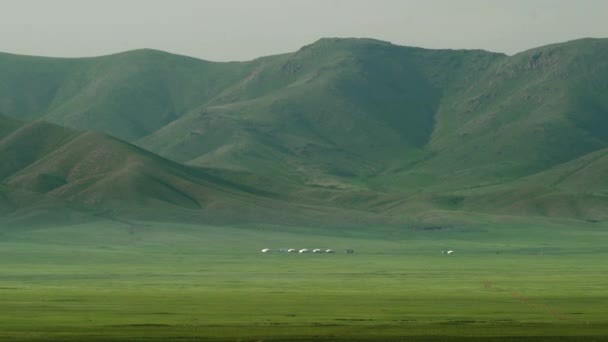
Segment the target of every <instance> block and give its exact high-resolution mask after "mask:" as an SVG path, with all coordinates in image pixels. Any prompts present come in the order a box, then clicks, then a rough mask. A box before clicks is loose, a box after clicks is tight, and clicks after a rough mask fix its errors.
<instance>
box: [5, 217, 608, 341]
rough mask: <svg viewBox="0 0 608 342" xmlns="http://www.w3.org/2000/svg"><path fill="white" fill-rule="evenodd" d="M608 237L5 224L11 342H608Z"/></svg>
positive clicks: (564, 228) (582, 229)
mask: <svg viewBox="0 0 608 342" xmlns="http://www.w3.org/2000/svg"><path fill="white" fill-rule="evenodd" d="M606 228H607V227H606V226H605V225H603V224H602V223H595V224H591V223H576V224H574V225H572V224H569V223H567V222H558V223H552V224H546V223H534V222H532V223H530V224H528V225H524V224H522V223H517V224H514V223H511V224H508V223H504V224H496V223H493V224H490V223H488V224H483V223H479V224H477V225H470V226H466V227H465V226H462V227H448V228H443V229H424V227H417V228H416V229H413V227H409V226H408V227H403V228H386V227H377V228H376V229H370V228H369V227H367V228H361V229H353V230H344V229H342V230H331V229H329V230H328V229H320V228H290V229H284V228H282V227H271V226H260V227H211V226H195V225H179V224H162V223H145V224H144V223H142V224H139V225H137V226H128V225H125V224H119V223H101V222H100V223H94V224H92V223H91V224H85V225H73V226H63V227H56V226H55V227H45V228H40V227H37V228H36V227H3V228H2V230H0V233H1V235H0V270H1V273H0V308H1V310H0V340H8V341H19V340H28V341H29V340H32V341H47V340H52V341H62V340H67V341H81V340H87V341H97V340H99V341H112V340H145V341H148V340H151V341H153V340H177V341H191V340H192V341H194V340H196V341H199V340H212V341H214V340H219V341H224V340H226V341H258V340H264V341H291V340H294V341H295V340H298V341H308V340H323V341H325V340H327V341H340V340H348V341H353V340H395V341H401V340H403V341H410V340H414V341H417V340H421V341H426V340H431V341H444V340H445V341H460V340H469V339H474V338H478V339H479V340H496V341H504V340H513V341H516V340H517V341H519V340H531V341H536V340H546V339H552V338H553V337H555V336H561V339H560V340H564V341H580V340H583V341H585V340H587V341H599V340H606V339H608V337H607V336H608V292H607V291H606V289H607V288H608V276H607V274H608V263H606V260H608V259H607V257H608V247H606V246H607V244H606V243H607V242H608V230H607V229H606ZM266 247H267V248H272V249H275V250H276V249H279V248H282V247H293V248H303V247H308V248H314V247H320V248H333V249H335V250H336V251H337V252H338V253H336V254H334V255H331V254H323V255H317V254H307V255H294V254H279V253H272V254H261V253H260V250H261V249H262V248H266ZM346 248H353V249H355V251H356V253H355V254H354V255H347V254H345V253H344V252H343V251H344V250H345V249H346ZM447 249H454V250H455V251H456V253H455V254H454V255H451V256H447V255H442V254H441V251H442V250H447Z"/></svg>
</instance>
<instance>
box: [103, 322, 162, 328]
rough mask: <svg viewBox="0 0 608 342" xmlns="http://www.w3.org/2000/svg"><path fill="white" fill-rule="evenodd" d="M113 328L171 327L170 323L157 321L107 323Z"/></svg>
mask: <svg viewBox="0 0 608 342" xmlns="http://www.w3.org/2000/svg"><path fill="white" fill-rule="evenodd" d="M108 327H113V328H168V327H172V325H170V324H159V323H141V324H116V325H108Z"/></svg>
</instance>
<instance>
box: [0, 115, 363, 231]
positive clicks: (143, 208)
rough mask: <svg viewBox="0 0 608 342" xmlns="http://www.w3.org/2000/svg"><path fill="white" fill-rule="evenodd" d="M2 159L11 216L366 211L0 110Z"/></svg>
mask: <svg viewBox="0 0 608 342" xmlns="http://www.w3.org/2000/svg"><path fill="white" fill-rule="evenodd" d="M0 160H2V161H3V163H2V164H1V165H0V183H1V185H0V212H2V213H3V214H4V215H13V216H16V217H18V216H26V217H27V216H31V215H34V216H36V215H37V214H40V215H42V216H45V217H48V216H49V213H53V214H55V216H57V214H59V216H62V218H63V219H66V218H67V217H69V216H70V215H71V216H74V215H75V216H77V218H79V219H86V218H87V217H88V218H89V219H90V218H94V217H98V216H102V217H104V218H110V219H116V218H119V217H120V218H129V217H131V218H137V217H142V216H145V217H147V218H157V219H161V220H162V219H165V220H170V219H179V220H190V221H196V222H232V223H238V222H243V221H244V220H246V221H247V222H267V223H268V222H274V223H286V222H292V223H293V222H304V221H306V222H314V221H315V220H312V221H311V220H310V219H309V217H311V216H312V217H317V218H319V219H320V220H321V221H324V222H331V221H338V222H348V221H351V219H349V217H351V218H357V219H364V220H365V217H371V216H372V215H370V214H366V213H363V212H361V213H357V212H353V211H348V210H341V209H339V208H334V209H332V208H331V207H321V206H315V205H312V204H297V203H289V202H288V201H286V200H285V198H284V196H283V195H282V194H277V193H273V192H270V191H263V190H259V189H255V188H252V187H248V186H246V185H242V184H236V183H232V182H230V181H226V180H224V179H221V178H218V177H216V176H214V175H213V174H211V173H210V172H207V171H206V170H204V169H201V168H195V167H189V166H184V165H181V164H178V163H175V162H173V161H169V160H166V159H164V158H162V157H159V156H157V155H155V154H152V153H150V152H148V151H145V150H142V149H141V148H139V147H136V146H134V145H131V144H128V143H126V142H123V141H121V140H118V139H116V138H113V137H110V136H108V135H105V134H102V133H97V132H92V131H84V132H81V131H77V130H74V129H70V128H64V127H60V126H56V125H54V124H50V123H47V122H43V121H34V122H20V121H17V120H14V119H9V118H7V117H4V116H0ZM83 213H84V214H86V215H85V216H84V217H83V216H82V214H83ZM305 218H306V219H305Z"/></svg>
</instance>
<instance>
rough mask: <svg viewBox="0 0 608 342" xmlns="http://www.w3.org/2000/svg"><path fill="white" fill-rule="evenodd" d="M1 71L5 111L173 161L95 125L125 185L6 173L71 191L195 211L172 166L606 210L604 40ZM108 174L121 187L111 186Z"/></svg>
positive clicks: (292, 185)
mask: <svg viewBox="0 0 608 342" xmlns="http://www.w3.org/2000/svg"><path fill="white" fill-rule="evenodd" d="M0 73H2V75H3V78H2V79H1V80H0V111H3V112H6V113H10V115H12V116H13V117H16V118H21V119H29V120H31V119H43V120H45V121H49V122H53V123H59V124H61V125H63V126H68V127H72V128H78V129H86V130H95V131H99V132H103V133H105V134H109V135H111V136H114V137H117V138H120V139H124V140H126V141H128V142H130V143H132V144H134V145H137V146H139V147H142V148H144V149H147V150H149V151H151V152H154V153H157V154H159V155H161V156H162V157H164V158H168V159H170V160H173V161H174V162H169V161H167V160H165V159H162V158H158V157H155V156H153V155H152V154H149V153H148V154H146V153H144V152H143V151H142V150H139V149H136V148H135V147H134V146H132V145H128V144H124V143H122V142H118V141H117V140H112V139H111V138H109V137H107V136H105V135H99V134H94V133H85V134H87V137H86V138H82V137H80V139H83V141H89V140H91V141H94V140H96V139H102V137H103V139H104V140H106V141H109V142H107V143H108V144H110V145H112V147H108V148H109V149H114V148H115V147H116V146H121V148H120V149H119V150H120V152H116V153H114V154H113V156H112V157H111V158H116V160H114V159H109V160H111V161H112V165H122V167H123V168H122V169H121V170H122V171H120V172H119V174H120V177H121V178H120V182H124V183H120V182H115V181H113V180H110V179H111V178H107V179H106V180H105V181H106V182H107V183H104V182H102V181H100V183H95V182H93V183H91V184H89V183H86V184H87V185H86V186H84V185H80V184H81V183H77V184H78V185H76V184H74V185H73V186H68V187H66V186H65V185H62V184H63V182H65V181H66V178H65V177H66V175H65V174H62V175H61V176H57V177H56V176H55V175H54V174H53V173H52V172H46V171H44V172H43V171H36V175H37V176H36V177H41V176H40V174H48V175H51V176H48V177H47V176H43V178H41V179H39V178H32V177H33V176H27V174H26V175H14V174H13V175H12V176H11V178H10V180H5V181H4V183H5V184H8V185H9V186H17V185H18V186H19V187H20V188H27V189H28V190H31V191H42V192H51V193H59V192H61V197H65V198H66V199H68V200H72V201H77V202H87V201H88V202H90V203H100V204H105V203H109V202H112V201H116V202H120V201H123V200H125V201H129V202H130V203H134V204H137V205H138V206H150V205H153V204H155V203H159V202H163V203H164V202H167V203H172V204H174V205H177V206H178V207H180V208H182V207H183V208H188V207H191V208H194V209H196V208H198V207H199V206H201V200H199V199H198V198H199V196H193V195H191V194H189V193H185V192H183V191H182V190H181V189H182V188H177V189H178V190H176V188H175V187H174V186H173V185H172V186H170V187H166V186H162V185H161V184H164V183H168V184H173V182H179V181H181V180H182V179H187V180H191V177H193V176H192V175H191V173H190V172H191V171H190V170H200V169H196V168H184V167H183V166H180V165H178V164H176V163H175V162H177V163H182V164H187V165H191V166H196V167H204V168H205V174H206V175H207V176H208V177H213V179H215V180H218V181H222V182H227V183H230V184H234V185H235V186H236V184H240V185H239V186H244V187H246V188H247V189H256V190H255V191H260V192H264V193H272V194H275V195H277V196H279V197H281V198H282V200H289V201H293V202H298V203H313V204H314V205H317V204H319V203H330V204H331V205H335V206H340V207H343V208H352V209H357V210H365V211H374V212H377V213H380V214H386V215H391V216H393V215H403V213H405V212H412V211H419V210H434V209H442V210H443V209H445V210H470V211H489V212H497V213H506V214H525V215H548V216H567V217H577V218H590V217H604V216H605V214H603V212H606V211H605V210H604V208H605V205H606V204H607V202H606V201H607V200H606V198H607V196H608V193H606V191H604V188H605V186H604V184H603V183H605V182H604V181H603V180H604V178H605V177H603V175H604V174H605V171H606V167H607V166H608V165H607V163H606V162H604V161H603V160H604V159H605V158H604V157H603V152H602V151H605V150H606V149H607V148H608V130H606V129H605V128H604V127H606V126H607V124H608V96H607V95H608V40H607V39H582V40H577V41H572V42H567V43H562V44H555V45H550V46H545V47H541V48H537V49H533V50H530V51H526V52H523V53H520V54H517V55H515V56H506V55H503V54H497V53H491V52H486V51H478V50H427V49H420V48H411V47H402V46H396V45H393V44H390V43H386V42H381V41H376V40H370V39H322V40H320V41H318V42H316V43H314V44H311V45H308V46H305V47H303V48H302V49H300V50H299V51H297V52H295V53H291V54H284V55H277V56H270V57H264V58H260V59H257V60H254V61H250V62H239V63H213V62H207V61H203V60H198V59H194V58H188V57H183V56H176V55H172V54H168V53H164V52H159V51H152V50H138V51H131V52H126V53H121V54H117V55H110V56H104V57H96V58H81V59H57V58H42V57H25V56H15V55H9V54H1V55H0ZM35 125H42V124H41V123H37V124H35ZM21 130H24V128H22V129H21ZM29 130H31V131H35V127H33V128H29ZM57 130H59V131H66V130H65V129H63V128H58V127H54V128H53V129H52V131H57ZM26 133H27V132H26V131H24V132H23V133H22V134H26ZM14 134H16V133H13V135H14ZM29 134H32V135H34V136H36V137H35V139H32V142H31V143H32V144H36V146H37V149H33V151H37V152H31V153H39V154H41V155H42V154H44V153H47V152H49V151H51V150H53V146H60V145H61V146H64V145H62V144H64V143H65V144H67V145H69V142H67V140H69V141H73V144H74V148H75V149H76V150H78V148H79V147H81V148H80V150H79V153H80V154H78V153H75V154H74V157H67V156H66V157H62V158H63V159H62V158H60V157H59V155H55V156H53V157H52V159H53V160H54V162H53V163H55V164H57V165H59V164H61V165H63V164H62V163H72V164H77V163H79V162H81V159H82V160H89V163H94V162H98V161H99V162H101V163H102V164H104V165H107V164H108V163H106V162H104V161H103V160H100V159H95V158H94V162H91V161H90V158H92V157H90V155H91V153H90V151H89V148H90V147H93V146H95V143H93V145H89V146H87V145H86V144H84V143H83V141H80V140H78V139H79V137H78V136H76V137H74V136H72V135H73V134H77V133H73V132H72V133H65V134H58V133H53V134H49V136H48V137H44V138H43V137H41V136H40V134H38V135H36V134H35V133H29ZM66 139H67V140H66ZM5 140H6V139H5ZM3 144H10V139H9V140H8V141H7V142H6V143H3ZM6 146H10V145H6ZM85 146H86V147H85ZM105 149H106V147H104V148H101V150H105ZM101 150H100V152H98V153H100V155H101V156H102V157H101V158H106V156H105V155H104V153H103V152H102V151H101ZM135 150H137V154H138V155H140V154H141V155H147V156H148V157H147V158H149V159H148V160H149V161H147V163H152V160H153V161H154V165H153V166H151V165H148V164H146V163H135V164H132V163H130V162H129V160H130V159H129V158H128V157H125V156H124V154H128V153H127V152H129V153H132V152H133V151H135ZM6 151H7V152H6V153H10V152H8V151H16V149H15V148H13V147H7V148H6ZM51 152H52V151H51ZM15 153H16V152H15ZM49 153H50V152H49ZM41 155H32V156H30V158H34V157H39V156H41ZM26 157H27V155H24V156H21V155H19V156H18V158H17V156H16V155H15V156H11V155H10V154H6V156H4V155H3V156H2V158H3V160H6V159H5V158H7V159H11V160H12V159H16V160H15V161H14V162H13V163H14V164H15V166H14V167H15V168H16V167H18V166H19V165H21V164H24V163H26V162H25V161H22V159H23V160H25V159H26ZM65 158H68V159H65ZM69 158H72V159H69ZM107 158H110V157H107ZM125 158H126V159H125ZM161 160H162V162H161ZM134 165H136V166H134ZM168 165H170V166H168ZM44 167H45V168H48V167H50V166H48V165H45V166H44ZM53 167H55V168H61V167H59V166H53ZM91 167H92V168H93V170H95V167H93V166H91ZM7 168H8V166H7ZM150 168H151V169H159V170H163V172H164V173H163V176H162V177H161V176H158V175H154V176H148V177H151V178H153V179H162V182H160V181H159V182H156V183H155V182H154V181H153V184H156V185H155V187H152V188H153V189H154V190H149V187H148V186H145V187H143V186H137V185H135V184H138V182H144V181H143V180H142V179H143V178H145V177H146V176H145V174H146V172H148V170H149V169H150ZM186 169H187V170H189V171H188V172H186V171H183V170H186ZM0 170H2V172H6V173H7V174H8V173H10V172H9V171H4V170H3V169H0ZM11 170H12V169H11ZM40 170H42V169H40ZM85 170H86V171H83V173H89V172H90V171H88V170H87V169H85ZM124 170H131V172H132V173H130V174H129V173H128V172H127V174H129V176H127V175H125V174H124ZM169 170H170V171H169ZM178 170H180V171H178ZM577 170H579V171H577ZM580 170H585V172H581V171H580ZM11 172H12V171H11ZM167 174H169V175H170V177H169V176H168V175H167ZM28 177H29V178H28ZM45 177H46V178H45ZM49 177H50V178H49ZM53 177H55V178H53ZM159 177H160V178H159ZM163 177H164V178H163ZM167 177H169V178H170V181H167V179H168V178H167ZM189 177H190V178H189ZM163 182H164V183H163ZM144 183H145V182H144ZM83 184H84V183H83ZM95 184H96V185H95ZM109 184H112V185H116V184H122V185H121V186H120V187H119V188H120V191H114V190H113V189H114V188H113V187H111V186H108V185H109ZM82 187H86V188H87V189H88V190H86V191H85V190H83V188H82ZM58 189H62V190H61V191H59V190H58ZM122 189H129V190H124V191H126V193H123V192H122V191H123V190H122ZM192 198H196V200H193V199H192ZM203 202H204V201H203ZM243 203H244V202H243Z"/></svg>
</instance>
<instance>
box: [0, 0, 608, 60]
mask: <svg viewBox="0 0 608 342" xmlns="http://www.w3.org/2000/svg"><path fill="white" fill-rule="evenodd" d="M322 37H369V38H376V39H381V40H387V41H390V42H392V43H394V44H399V45H409V46H419V47H425V48H451V49H484V50H490V51H497V52H505V53H508V54H513V53H517V52H520V51H523V50H526V49H529V48H533V47H537V46H540V45H546V44H550V43H556V42H562V41H567V40H572V39H577V38H582V37H598V38H600V37H608V0H500V1H499V0H0V51H3V52H11V53H18V54H30V55H42V56H62V57H74V56H96V55H103V54H109V53H115V52H120V51H125V50H132V49H137V48H153V49H159V50H164V51H169V52H173V53H178V54H183V55H189V56H193V57H198V58H203V59H208V60H216V61H225V60H248V59H253V58H256V57H260V56H265V55H271V54H277V53H283V52H290V51H295V50H297V49H298V48H300V47H301V46H302V45H306V44H309V43H312V42H314V41H316V40H317V39H319V38H322Z"/></svg>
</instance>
